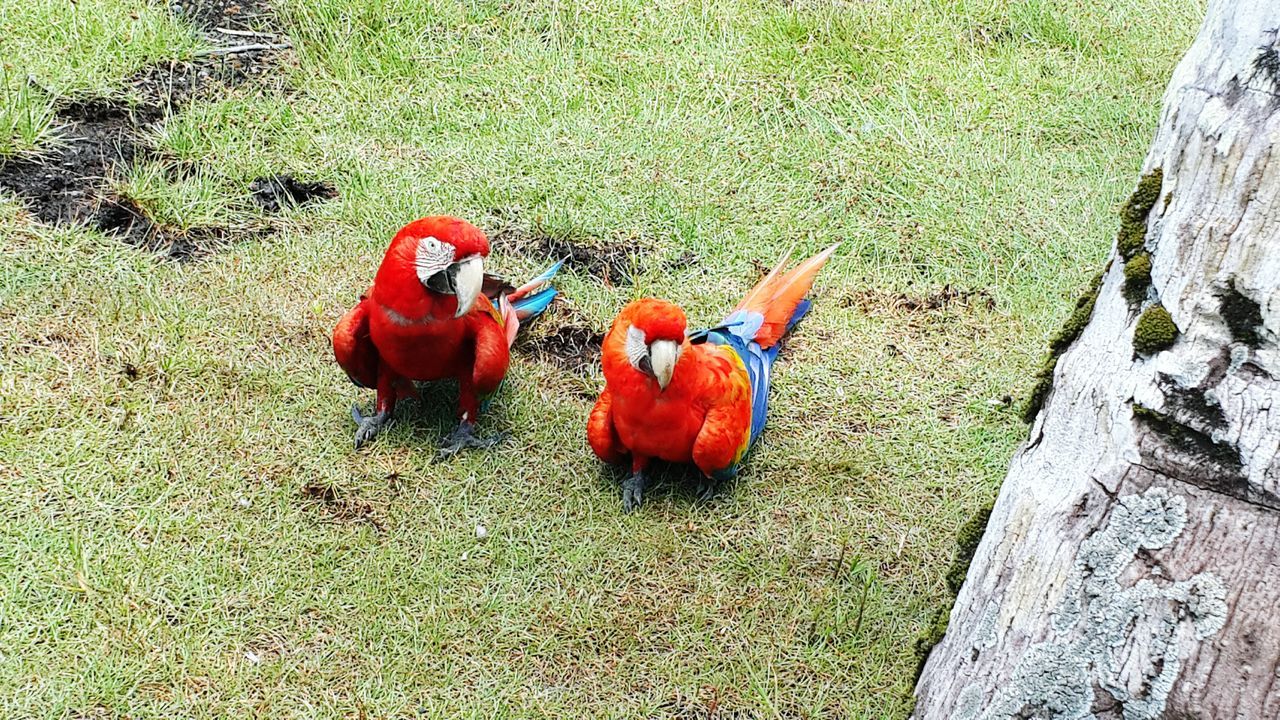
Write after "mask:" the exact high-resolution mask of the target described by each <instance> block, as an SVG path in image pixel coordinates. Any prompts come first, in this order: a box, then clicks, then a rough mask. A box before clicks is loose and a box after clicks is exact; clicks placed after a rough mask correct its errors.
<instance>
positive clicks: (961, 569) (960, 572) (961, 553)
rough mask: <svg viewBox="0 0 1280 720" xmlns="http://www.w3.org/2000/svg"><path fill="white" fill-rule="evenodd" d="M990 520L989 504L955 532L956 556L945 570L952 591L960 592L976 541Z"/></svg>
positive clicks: (976, 549) (975, 550)
mask: <svg viewBox="0 0 1280 720" xmlns="http://www.w3.org/2000/svg"><path fill="white" fill-rule="evenodd" d="M990 520H991V505H987V506H986V507H984V508H981V509H980V510H978V512H976V513H974V515H973V517H971V518H969V522H967V523H965V524H964V525H963V526H961V527H960V532H959V533H957V534H956V556H955V559H954V560H952V561H951V569H950V570H948V571H947V587H949V588H951V592H952V593H958V592H960V586H961V585H963V584H964V578H965V575H967V574H968V573H969V563H971V562H973V554H974V553H975V552H977V551H978V543H979V542H981V541H982V534H983V533H985V532H986V531H987V522H988V521H990Z"/></svg>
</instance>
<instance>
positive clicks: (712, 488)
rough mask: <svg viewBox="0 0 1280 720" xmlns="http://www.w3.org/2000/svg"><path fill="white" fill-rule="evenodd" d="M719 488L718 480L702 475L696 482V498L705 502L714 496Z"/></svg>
mask: <svg viewBox="0 0 1280 720" xmlns="http://www.w3.org/2000/svg"><path fill="white" fill-rule="evenodd" d="M719 490H720V483H719V482H718V481H716V480H712V479H711V478H709V477H704V478H702V480H701V481H699V482H698V490H697V493H698V499H699V500H701V501H703V502H707V501H708V500H710V499H711V498H713V497H715V496H716V493H717V492H718V491H719Z"/></svg>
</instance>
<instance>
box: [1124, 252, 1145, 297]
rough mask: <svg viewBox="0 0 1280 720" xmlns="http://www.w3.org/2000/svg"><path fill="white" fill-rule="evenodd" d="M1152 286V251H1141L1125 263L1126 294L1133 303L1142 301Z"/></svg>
mask: <svg viewBox="0 0 1280 720" xmlns="http://www.w3.org/2000/svg"><path fill="white" fill-rule="evenodd" d="M1149 287H1151V253H1147V252H1140V253H1138V254H1137V255H1134V256H1133V257H1131V258H1129V262H1126V263H1125V264H1124V296H1125V298H1126V299H1128V301H1129V302H1131V303H1140V302H1142V301H1143V300H1144V299H1146V297H1147V288H1149Z"/></svg>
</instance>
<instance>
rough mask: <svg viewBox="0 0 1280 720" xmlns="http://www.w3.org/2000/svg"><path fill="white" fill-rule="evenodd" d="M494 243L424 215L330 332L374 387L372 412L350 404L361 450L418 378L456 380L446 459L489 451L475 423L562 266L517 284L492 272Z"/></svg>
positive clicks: (453, 222)
mask: <svg viewBox="0 0 1280 720" xmlns="http://www.w3.org/2000/svg"><path fill="white" fill-rule="evenodd" d="M488 255H489V240H488V238H486V237H485V235H484V233H483V232H481V231H480V229H479V228H477V227H476V226H474V225H472V224H471V223H469V222H467V221H465V220H459V219H458V218H452V217H445V216H437V217H427V218H423V219H421V220H416V221H414V222H411V223H409V224H408V225H405V226H404V227H403V228H402V229H401V230H400V232H398V233H396V236H395V238H394V239H392V241H391V246H390V247H389V248H387V253H386V255H385V256H384V257H383V259H382V265H381V266H379V268H378V274H377V275H376V276H375V277H374V280H373V287H372V288H370V289H369V291H368V292H367V293H365V294H364V295H362V296H361V297H360V302H359V304H357V305H356V306H355V307H354V308H352V309H351V311H350V312H348V313H347V314H346V315H344V316H343V318H342V319H341V320H340V321H338V325H337V327H335V328H334V329H333V354H334V356H335V357H336V358H337V360H338V364H339V365H341V366H342V369H343V370H344V371H346V373H347V376H348V377H350V378H351V381H352V382H354V383H355V384H356V385H359V386H360V387H365V388H376V389H377V391H378V399H377V404H376V406H375V408H374V413H373V414H371V415H368V416H365V415H363V414H362V413H361V412H360V410H359V408H357V407H356V406H352V408H351V416H352V417H353V418H355V421H356V425H357V427H356V437H355V444H356V447H357V448H359V447H360V446H361V445H363V444H364V443H366V442H368V441H369V440H372V439H373V438H374V437H375V436H376V435H377V434H378V432H379V431H381V430H382V428H383V427H385V426H386V425H387V423H388V422H390V420H391V417H392V413H393V412H394V411H395V406H396V401H397V400H399V399H401V398H404V397H406V396H416V395H417V391H416V390H415V388H414V385H413V383H414V382H415V381H429V380H441V379H445V378H456V379H457V380H458V417H459V422H458V427H457V429H456V430H454V431H453V432H452V433H450V434H449V436H448V437H446V438H445V440H444V446H443V447H442V448H441V450H440V452H441V455H442V456H448V455H452V454H453V453H456V452H458V451H459V450H461V449H463V448H466V447H490V446H492V445H494V444H495V443H497V442H498V441H500V440H501V439H502V437H501V436H496V437H492V438H479V437H477V436H476V435H475V432H474V428H475V421H476V417H477V416H478V415H479V413H480V409H481V407H482V405H483V403H484V400H486V399H487V398H488V397H489V396H490V395H492V394H493V393H494V392H496V391H497V389H498V386H499V385H501V384H502V379H503V377H505V376H506V374H507V365H508V364H509V362H510V354H509V351H510V347H511V343H512V342H514V341H515V337H516V332H517V331H518V330H519V329H520V322H521V321H522V320H525V319H528V318H530V317H533V316H535V315H537V314H539V313H541V312H542V311H543V310H546V309H547V306H548V305H550V304H551V301H552V300H553V299H554V298H555V296H556V290H555V289H554V288H552V287H549V286H548V283H549V282H550V280H551V278H552V277H553V276H554V275H555V274H556V272H557V271H558V270H559V269H560V265H561V263H556V264H555V265H553V266H551V267H550V268H548V269H547V270H546V272H544V273H542V274H541V275H539V276H538V277H536V278H534V279H533V280H531V281H529V282H528V283H526V284H525V285H524V286H522V287H519V288H513V287H511V286H509V285H506V284H505V283H503V282H502V281H500V280H498V279H496V278H494V277H493V276H490V275H485V273H484V265H483V260H482V258H484V257H487V256H488Z"/></svg>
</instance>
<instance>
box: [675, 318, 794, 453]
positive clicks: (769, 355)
mask: <svg viewBox="0 0 1280 720" xmlns="http://www.w3.org/2000/svg"><path fill="white" fill-rule="evenodd" d="M812 304H813V303H812V302H811V301H810V300H809V299H807V298H806V299H804V300H801V301H800V303H799V304H798V305H796V309H795V312H793V313H792V314H791V319H790V320H788V321H787V332H791V329H792V328H794V327H795V326H796V324H797V323H799V322H800V321H801V320H802V319H803V318H804V316H805V314H806V313H808V312H809V307H810V306H811V305H812ZM763 322H764V316H763V315H761V314H760V313H758V312H752V311H748V310H738V311H736V312H734V313H733V314H732V315H730V316H729V317H727V318H725V320H724V322H723V323H721V324H720V326H718V327H716V328H712V329H710V330H706V331H700V332H695V333H692V334H691V335H690V337H691V338H701V337H705V338H706V340H707V342H711V343H714V344H716V345H728V346H729V347H731V348H733V350H734V351H735V352H736V353H737V354H738V357H740V358H742V363H743V364H744V365H746V367H747V378H748V379H749V380H750V382H751V436H750V439H749V440H748V443H749V445H754V444H755V442H756V438H758V437H760V433H761V432H762V431H763V430H764V424H765V420H766V418H767V417H768V412H769V385H770V381H771V379H772V376H773V375H772V370H773V363H774V361H775V360H777V359H778V350H779V347H780V345H779V344H778V343H775V344H774V345H773V346H772V347H770V348H768V349H765V348H762V347H760V343H757V342H756V340H755V337H756V333H757V332H759V330H760V326H761V325H762V324H763Z"/></svg>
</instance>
